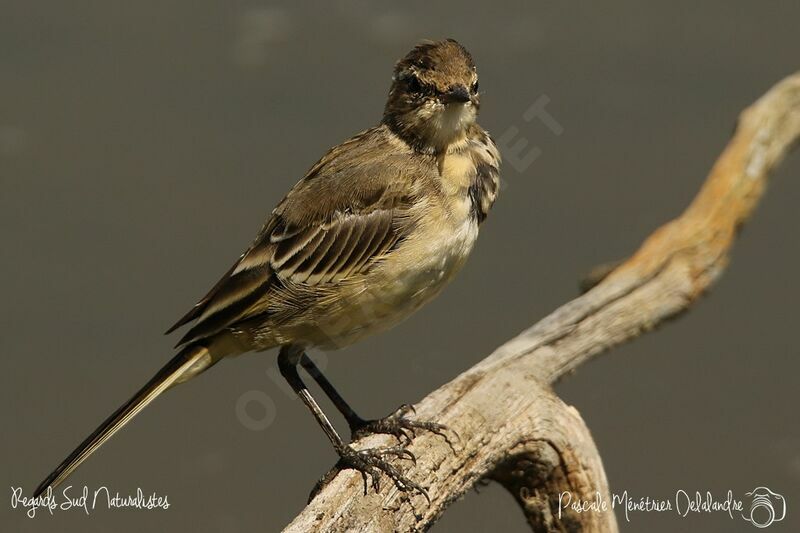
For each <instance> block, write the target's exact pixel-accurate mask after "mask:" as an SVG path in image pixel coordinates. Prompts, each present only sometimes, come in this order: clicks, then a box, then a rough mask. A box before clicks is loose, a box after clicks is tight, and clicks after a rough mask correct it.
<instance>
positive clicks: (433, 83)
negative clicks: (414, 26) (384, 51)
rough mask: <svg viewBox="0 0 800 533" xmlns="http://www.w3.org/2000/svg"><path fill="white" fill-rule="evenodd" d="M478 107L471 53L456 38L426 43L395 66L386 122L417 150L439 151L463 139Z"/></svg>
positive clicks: (476, 82) (387, 104)
mask: <svg viewBox="0 0 800 533" xmlns="http://www.w3.org/2000/svg"><path fill="white" fill-rule="evenodd" d="M478 107H479V98H478V73H477V71H476V69H475V64H474V63H473V62H472V56H471V55H470V53H469V52H468V51H467V49H466V48H464V47H463V46H461V45H460V44H459V43H458V42H456V41H455V40H453V39H447V40H444V41H437V42H430V41H426V42H423V43H420V44H418V45H417V46H415V47H414V48H413V49H412V50H411V51H410V52H409V53H408V54H407V55H406V56H405V57H404V58H403V59H401V60H400V61H398V62H397V65H395V68H394V76H393V77H392V88H391V90H390V91H389V99H388V100H387V102H386V109H385V111H384V115H383V121H384V123H385V124H387V125H388V126H389V127H390V128H391V129H392V130H393V131H394V132H395V133H397V134H398V135H400V136H401V137H402V138H403V139H405V140H406V141H407V142H409V143H411V144H412V145H413V146H414V147H415V148H417V149H420V150H423V151H428V152H439V151H441V150H444V149H446V147H447V146H448V145H450V144H451V143H452V142H455V141H458V140H459V139H460V138H463V137H464V135H465V134H466V131H467V129H468V128H469V127H470V126H471V125H472V124H473V123H474V122H475V118H476V116H477V114H478Z"/></svg>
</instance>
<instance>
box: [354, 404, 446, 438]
mask: <svg viewBox="0 0 800 533" xmlns="http://www.w3.org/2000/svg"><path fill="white" fill-rule="evenodd" d="M409 413H413V414H416V413H417V412H416V410H415V409H414V407H413V406H411V405H408V404H403V405H401V406H400V407H399V408H398V409H397V410H396V411H395V412H394V413H392V414H391V415H389V416H387V417H385V418H380V419H377V420H367V421H365V422H363V424H361V425H360V426H358V427H355V428H354V429H353V431H352V438H353V440H358V439H360V438H362V437H365V436H367V435H371V434H373V433H383V434H386V435H392V436H394V437H395V438H396V439H397V440H398V442H400V443H405V444H409V443H411V441H412V440H413V439H414V438H415V437H416V436H417V430H424V431H428V432H430V433H433V434H435V435H439V436H440V437H442V438H443V439H444V440H445V441H446V442H447V444H448V445H450V447H451V448H452V446H453V445H452V443H451V442H450V439H449V437H448V436H447V434H446V433H445V431H447V429H448V428H447V426H445V425H443V424H438V423H436V422H426V421H421V420H412V419H410V418H407V417H406V415H408V414H409Z"/></svg>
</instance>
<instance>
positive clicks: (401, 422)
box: [300, 353, 450, 444]
mask: <svg viewBox="0 0 800 533" xmlns="http://www.w3.org/2000/svg"><path fill="white" fill-rule="evenodd" d="M300 364H301V365H303V368H305V369H306V371H307V372H308V374H309V375H310V376H311V377H312V378H314V381H316V382H317V384H318V385H319V386H320V388H321V389H322V390H323V391H324V392H325V394H326V395H327V396H328V398H330V399H331V401H332V402H333V404H334V405H335V406H336V408H337V409H338V410H339V412H340V413H342V415H343V416H344V417H345V419H346V420H347V424H348V425H349V426H350V434H351V439H352V440H357V439H360V438H362V437H365V436H367V435H369V434H372V433H386V434H389V435H393V436H394V437H395V438H397V440H398V441H400V442H403V441H405V442H406V443H410V442H411V440H412V439H413V437H415V436H416V430H418V429H421V430H425V431H430V432H431V433H435V434H437V435H440V436H442V437H444V439H445V440H447V442H448V444H449V443H450V441H449V440H448V438H447V435H446V434H445V433H444V431H445V430H446V429H447V428H446V427H445V426H443V425H442V424H437V423H435V422H423V421H418V420H411V419H410V418H407V417H406V415H407V414H409V413H412V412H414V408H413V407H412V406H410V405H408V404H404V405H401V406H400V408H398V409H397V410H396V411H395V412H394V413H392V414H390V415H389V416H387V417H385V418H380V419H377V420H364V419H363V418H361V417H360V416H358V414H356V412H355V411H354V410H353V408H352V407H350V405H349V404H348V403H347V402H346V401H345V400H344V398H342V396H341V395H340V394H339V393H338V392H337V390H336V389H335V388H334V386H333V385H332V384H331V382H330V381H328V378H326V377H325V376H324V375H323V374H322V371H321V370H320V369H319V368H317V365H315V364H314V362H313V361H312V360H311V358H309V357H308V355H306V354H305V353H303V355H302V356H301V357H300Z"/></svg>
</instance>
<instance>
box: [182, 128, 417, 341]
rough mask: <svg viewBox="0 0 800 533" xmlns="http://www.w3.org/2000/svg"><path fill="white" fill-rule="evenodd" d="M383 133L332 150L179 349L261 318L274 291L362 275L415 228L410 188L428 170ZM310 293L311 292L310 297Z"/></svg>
mask: <svg viewBox="0 0 800 533" xmlns="http://www.w3.org/2000/svg"><path fill="white" fill-rule="evenodd" d="M414 157H415V156H414V155H413V154H409V153H403V151H402V150H401V149H399V148H398V146H396V145H394V144H392V142H391V140H390V139H388V138H387V133H386V132H385V131H383V130H382V129H381V128H375V129H373V130H367V131H366V132H364V133H362V134H360V135H358V136H356V137H354V138H353V139H350V140H349V141H347V142H345V143H344V144H342V145H339V146H337V147H336V148H333V149H332V150H331V151H330V152H328V154H326V155H325V156H324V157H323V158H322V159H321V160H320V161H319V162H318V163H317V164H316V165H314V167H312V169H311V170H310V171H309V172H308V174H307V175H306V176H305V177H304V178H303V179H302V180H301V181H300V182H298V183H297V185H295V186H294V187H293V188H292V190H291V191H290V192H289V194H288V195H287V196H286V198H284V200H283V201H282V202H281V203H280V204H278V206H277V207H276V208H275V210H274V211H273V213H272V216H271V218H270V219H269V220H268V221H267V223H266V224H265V225H264V227H263V228H262V230H261V232H259V235H258V237H257V238H256V239H255V241H254V242H253V244H252V245H251V246H250V247H249V248H248V249H247V251H245V253H244V254H242V256H241V257H240V258H239V259H238V261H237V262H236V263H235V264H234V265H233V266H232V267H231V269H230V270H229V271H228V272H227V273H226V274H225V275H224V276H223V277H222V279H221V280H220V281H219V282H218V283H217V284H216V285H214V287H213V288H212V289H211V291H210V292H209V293H208V294H207V295H206V296H205V297H203V298H202V299H201V300H200V301H199V302H198V303H197V304H196V305H195V306H194V307H193V308H192V310H191V311H189V313H187V314H186V315H185V316H184V317H183V318H181V319H180V320H179V321H178V322H177V323H176V324H175V325H174V326H173V327H172V328H170V329H169V331H168V332H167V333H170V332H172V331H173V330H175V329H177V328H179V327H181V326H183V325H185V324H187V323H189V322H191V321H193V320H197V323H196V324H195V325H194V326H193V327H192V328H191V329H190V330H189V332H188V333H187V334H186V335H185V336H184V337H183V338H182V339H181V341H180V342H179V345H180V344H184V343H187V342H191V341H194V340H198V339H201V338H204V337H207V336H209V335H213V334H214V333H217V332H219V331H221V330H223V329H225V328H228V327H231V326H232V325H234V324H236V323H238V322H241V321H243V320H246V319H248V318H250V317H251V316H252V315H253V313H255V312H256V311H257V312H259V313H260V312H262V311H263V309H264V308H265V307H266V306H265V300H266V303H267V304H268V300H269V299H270V289H271V288H272V287H273V286H275V284H276V282H277V283H284V282H291V283H293V284H295V285H305V286H309V287H311V286H323V285H325V284H331V283H338V282H340V281H342V280H346V279H347V278H350V277H352V276H354V275H356V274H359V273H362V272H365V271H366V270H367V269H369V267H370V266H371V265H372V264H374V263H375V261H376V260H378V259H379V258H381V257H383V256H384V254H386V253H387V252H388V251H390V250H391V249H392V248H393V247H394V246H395V245H396V244H397V243H398V241H400V240H401V239H402V238H403V237H404V236H405V235H407V233H408V232H409V231H410V229H411V227H412V226H413V223H414V221H413V219H412V218H411V217H409V208H410V206H411V205H412V204H413V203H414V194H413V187H412V186H411V182H412V181H413V180H414V178H415V177H418V176H420V174H424V172H425V171H426V170H427V168H426V165H425V162H424V161H415V160H414ZM312 293H313V291H312Z"/></svg>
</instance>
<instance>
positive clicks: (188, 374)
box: [33, 345, 219, 498]
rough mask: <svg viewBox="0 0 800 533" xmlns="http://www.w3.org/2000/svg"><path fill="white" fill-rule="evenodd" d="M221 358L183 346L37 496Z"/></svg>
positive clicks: (202, 349)
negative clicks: (161, 398) (141, 413)
mask: <svg viewBox="0 0 800 533" xmlns="http://www.w3.org/2000/svg"><path fill="white" fill-rule="evenodd" d="M218 360H219V359H218V358H216V357H212V355H211V352H210V351H209V350H208V348H206V347H205V346H200V345H194V346H187V347H186V348H184V349H182V350H181V351H180V352H179V353H178V355H176V356H175V357H174V358H172V360H171V361H170V362H169V363H167V364H166V365H164V367H163V368H162V369H161V370H159V371H158V373H157V374H156V375H155V376H153V378H152V379H151V380H150V381H148V382H147V384H146V385H145V386H144V387H142V388H141V390H139V392H137V393H136V394H135V395H134V396H133V398H131V399H130V400H128V401H127V402H125V403H124V404H123V405H122V407H120V408H119V409H117V410H116V411H115V412H114V414H112V415H111V416H109V417H108V418H107V419H106V421H105V422H103V423H102V424H100V427H98V428H97V429H96V430H94V432H93V433H92V434H91V435H89V436H88V437H87V438H86V440H84V441H83V442H82V443H81V444H80V445H79V446H78V447H77V448H76V449H75V451H73V452H72V453H71V454H69V456H68V457H67V458H66V459H64V461H62V462H61V464H60V465H58V468H56V469H55V470H54V471H53V472H52V473H51V474H50V475H49V476H47V478H46V479H45V480H44V481H42V482H41V483H40V484H39V486H38V487H36V491H35V492H34V495H33V496H34V498H36V497H38V496H39V495H40V494H42V493H43V492H45V491H46V490H47V488H48V487H53V488H55V487H56V486H57V485H58V484H59V483H61V482H62V481H64V480H65V479H66V478H67V477H68V476H69V475H70V474H71V473H72V472H73V471H74V470H75V469H76V468H78V466H80V464H81V463H83V462H84V461H85V460H86V459H88V458H89V456H90V455H92V454H93V453H94V452H95V451H96V450H97V449H98V448H99V447H100V446H102V445H103V443H104V442H106V441H107V440H108V439H110V438H111V436H112V435H114V433H116V432H117V431H119V430H120V429H122V427H123V426H125V424H127V423H128V422H130V420H131V419H132V418H133V417H134V416H136V415H137V414H138V413H139V411H141V410H142V409H144V408H145V407H146V406H147V405H148V404H149V403H150V402H152V401H153V400H155V399H156V398H157V397H158V396H159V395H160V394H161V393H162V392H164V391H165V390H167V389H168V388H170V387H171V386H173V385H176V384H178V383H182V382H184V381H186V380H188V379H190V378H192V377H193V376H196V375H197V374H199V373H200V372H202V371H204V370H206V369H207V368H209V367H210V366H211V365H213V364H214V363H216V362H217V361H218Z"/></svg>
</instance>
